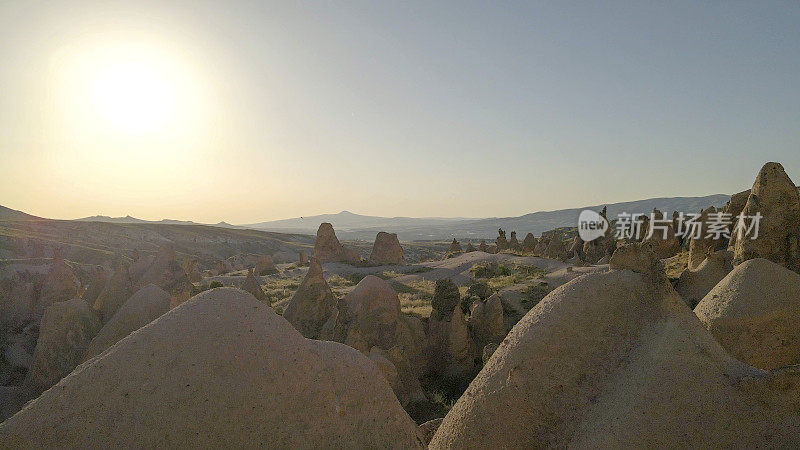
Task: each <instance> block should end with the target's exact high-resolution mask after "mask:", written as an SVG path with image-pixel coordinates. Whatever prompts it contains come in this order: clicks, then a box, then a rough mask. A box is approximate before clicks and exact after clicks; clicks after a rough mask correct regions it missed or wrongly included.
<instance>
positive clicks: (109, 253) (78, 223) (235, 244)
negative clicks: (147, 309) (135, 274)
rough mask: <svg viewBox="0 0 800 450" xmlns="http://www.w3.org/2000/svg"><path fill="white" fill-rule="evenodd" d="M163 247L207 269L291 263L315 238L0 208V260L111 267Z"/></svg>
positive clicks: (187, 224) (240, 229)
mask: <svg viewBox="0 0 800 450" xmlns="http://www.w3.org/2000/svg"><path fill="white" fill-rule="evenodd" d="M164 244H171V245H172V246H173V247H174V249H175V251H176V252H177V253H178V255H179V256H180V257H181V258H184V257H188V258H194V259H197V260H199V261H200V263H201V267H209V266H210V265H211V264H213V263H214V262H215V261H219V260H223V259H226V258H229V257H231V256H234V255H237V254H248V253H254V254H268V255H272V257H273V260H275V261H276V262H294V261H297V260H298V258H299V252H301V251H302V252H305V253H306V254H311V253H312V251H313V245H314V238H313V237H312V236H309V235H307V234H286V233H276V232H269V231H261V230H253V229H245V228H239V227H222V226H214V225H201V224H193V223H192V222H187V221H170V220H165V221H158V222H150V221H146V220H140V219H136V218H134V217H120V218H111V217H103V216H97V217H95V218H92V217H87V218H85V219H81V220H53V219H42V218H39V217H35V216H32V215H30V214H26V213H23V212H21V211H15V210H13V209H9V208H6V207H3V206H0V262H2V261H10V260H16V259H32V258H49V257H51V256H52V255H53V252H54V250H55V249H57V248H59V249H61V250H63V252H64V257H65V258H66V259H68V260H69V261H73V262H76V263H83V264H103V265H106V266H107V267H111V265H112V264H113V262H114V261H115V259H116V258H117V255H124V256H126V257H128V258H131V257H132V256H133V253H134V251H140V252H144V253H154V252H156V251H157V250H158V248H159V247H161V246H162V245H164Z"/></svg>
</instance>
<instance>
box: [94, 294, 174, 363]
mask: <svg viewBox="0 0 800 450" xmlns="http://www.w3.org/2000/svg"><path fill="white" fill-rule="evenodd" d="M169 308H170V295H169V294H168V293H167V292H166V291H164V290H163V289H161V288H160V287H158V286H156V285H154V284H149V285H147V286H145V287H143V288H142V289H139V290H138V291H136V293H135V294H133V295H132V296H131V298H129V299H128V301H126V302H125V304H124V305H122V307H121V308H120V309H119V310H118V311H117V312H116V314H114V316H113V317H112V318H111V320H109V321H108V323H106V324H105V325H103V328H101V329H100V331H99V332H98V333H97V335H96V336H95V337H94V339H92V341H91V342H90V343H89V346H88V348H87V349H86V352H85V353H84V354H83V358H82V361H87V360H89V359H92V358H94V357H95V356H97V355H99V354H100V353H102V352H103V351H105V350H106V349H107V348H109V347H111V346H112V345H114V344H116V343H117V342H119V341H120V340H121V339H122V338H124V337H125V336H127V335H129V334H131V333H133V332H134V331H136V330H138V329H139V328H142V327H143V326H145V325H147V324H148V323H150V322H152V321H154V320H156V319H158V318H159V317H161V316H162V315H164V314H166V313H167V311H169Z"/></svg>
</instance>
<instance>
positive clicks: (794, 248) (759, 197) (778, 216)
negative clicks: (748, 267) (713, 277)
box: [733, 162, 800, 272]
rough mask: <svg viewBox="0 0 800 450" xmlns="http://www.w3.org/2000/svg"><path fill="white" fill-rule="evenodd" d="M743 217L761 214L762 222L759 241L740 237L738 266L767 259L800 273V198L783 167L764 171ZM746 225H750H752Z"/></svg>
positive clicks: (736, 247)
mask: <svg viewBox="0 0 800 450" xmlns="http://www.w3.org/2000/svg"><path fill="white" fill-rule="evenodd" d="M742 213H743V214H744V215H745V216H754V215H755V214H756V213H758V214H761V216H762V218H761V221H760V224H759V232H758V237H757V238H756V239H752V234H751V235H749V236H747V237H744V238H742V239H738V237H737V239H736V242H735V244H734V246H733V262H734V264H741V263H743V262H744V261H747V260H749V259H753V258H766V259H769V260H770V261H772V262H775V263H777V264H780V265H782V266H784V267H787V268H789V269H790V270H793V271H795V272H800V196H798V191H797V187H795V185H794V183H793V182H792V180H791V179H790V178H789V176H788V175H786V172H785V171H784V170H783V166H781V165H780V164H778V163H774V162H770V163H767V164H765V165H764V167H762V168H761V171H759V173H758V176H757V177H756V181H755V183H753V188H752V189H751V190H750V195H749V196H748V198H747V203H746V204H745V207H744V209H743V210H742ZM737 225H738V224H737ZM743 225H750V221H746V223H745V224H743ZM734 233H736V226H735V227H734Z"/></svg>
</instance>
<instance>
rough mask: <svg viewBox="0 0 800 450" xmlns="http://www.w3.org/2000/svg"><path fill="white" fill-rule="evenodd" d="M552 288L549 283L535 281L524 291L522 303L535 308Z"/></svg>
mask: <svg viewBox="0 0 800 450" xmlns="http://www.w3.org/2000/svg"><path fill="white" fill-rule="evenodd" d="M550 291H552V289H551V288H550V286H548V284H547V283H544V282H542V283H535V284H532V285H530V286H528V287H527V288H526V289H525V291H523V293H522V303H523V304H524V305H525V306H526V307H528V308H533V307H534V306H536V305H538V304H539V302H540V301H542V299H543V298H544V297H545V296H546V295H547V294H549V293H550Z"/></svg>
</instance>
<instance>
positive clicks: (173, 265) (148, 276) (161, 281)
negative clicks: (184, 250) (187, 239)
mask: <svg viewBox="0 0 800 450" xmlns="http://www.w3.org/2000/svg"><path fill="white" fill-rule="evenodd" d="M137 272H138V271H134V270H133V267H131V271H130V274H131V280H132V281H133V287H134V289H141V288H143V287H145V286H147V285H148V284H155V285H156V286H158V287H160V288H161V289H163V290H165V291H167V292H168V293H169V294H170V295H172V296H179V295H181V294H182V293H184V292H191V291H192V284H191V283H190V282H189V277H188V276H187V275H186V272H185V271H184V270H183V266H181V264H180V263H179V262H178V258H177V255H176V253H175V249H174V248H173V247H172V245H170V244H166V245H162V246H161V247H160V248H159V249H158V252H157V253H156V255H155V257H154V258H152V262H150V264H148V265H147V266H146V268H145V269H144V271H143V272H142V273H141V275H138V277H136V274H137Z"/></svg>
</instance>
